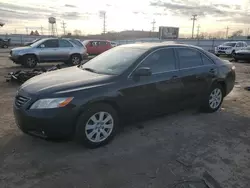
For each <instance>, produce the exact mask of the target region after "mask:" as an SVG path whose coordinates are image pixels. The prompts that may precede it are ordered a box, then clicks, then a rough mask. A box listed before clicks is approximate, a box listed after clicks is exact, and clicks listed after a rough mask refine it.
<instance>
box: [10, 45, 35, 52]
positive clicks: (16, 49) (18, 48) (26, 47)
mask: <svg viewBox="0 0 250 188" xmlns="http://www.w3.org/2000/svg"><path fill="white" fill-rule="evenodd" d="M30 48H31V47H30V46H24V47H17V48H13V49H12V51H20V50H28V49H30Z"/></svg>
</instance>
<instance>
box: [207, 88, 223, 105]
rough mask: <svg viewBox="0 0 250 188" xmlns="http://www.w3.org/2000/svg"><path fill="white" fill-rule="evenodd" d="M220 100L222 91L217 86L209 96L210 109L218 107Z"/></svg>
mask: <svg viewBox="0 0 250 188" xmlns="http://www.w3.org/2000/svg"><path fill="white" fill-rule="evenodd" d="M221 101H222V92H221V90H220V89H219V88H215V89H214V90H213V91H212V92H211V94H210V96H209V106H210V108H212V109H216V108H218V106H219V105H220V104H221Z"/></svg>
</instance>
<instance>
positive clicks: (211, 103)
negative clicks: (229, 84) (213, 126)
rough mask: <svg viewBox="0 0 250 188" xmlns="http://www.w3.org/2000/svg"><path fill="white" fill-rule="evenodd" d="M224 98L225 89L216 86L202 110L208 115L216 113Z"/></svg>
mask: <svg viewBox="0 0 250 188" xmlns="http://www.w3.org/2000/svg"><path fill="white" fill-rule="evenodd" d="M223 97H224V95H223V88H222V87H221V85H220V84H214V85H213V86H212V87H211V89H210V91H209V94H208V95H207V97H206V99H205V100H204V103H203V106H202V109H203V110H204V111H205V112H208V113H212V112H216V111H217V110H218V109H219V108H220V106H221V104H222V102H223Z"/></svg>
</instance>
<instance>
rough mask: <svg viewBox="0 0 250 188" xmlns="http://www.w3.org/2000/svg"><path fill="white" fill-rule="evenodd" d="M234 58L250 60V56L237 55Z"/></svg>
mask: <svg viewBox="0 0 250 188" xmlns="http://www.w3.org/2000/svg"><path fill="white" fill-rule="evenodd" d="M233 57H234V59H237V60H250V54H241V53H235V54H234V56H233Z"/></svg>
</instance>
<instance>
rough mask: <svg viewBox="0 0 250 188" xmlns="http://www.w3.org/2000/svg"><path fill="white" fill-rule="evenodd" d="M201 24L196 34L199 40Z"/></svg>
mask: <svg viewBox="0 0 250 188" xmlns="http://www.w3.org/2000/svg"><path fill="white" fill-rule="evenodd" d="M200 27H201V26H200V24H199V25H198V26H197V34H196V38H197V39H198V38H199V34H200Z"/></svg>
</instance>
